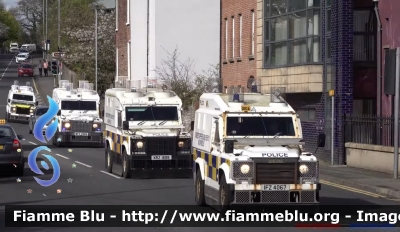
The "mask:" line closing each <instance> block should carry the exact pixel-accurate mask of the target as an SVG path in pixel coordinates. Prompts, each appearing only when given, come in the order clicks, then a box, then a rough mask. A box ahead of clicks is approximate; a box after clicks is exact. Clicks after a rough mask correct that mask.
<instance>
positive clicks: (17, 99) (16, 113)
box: [6, 81, 39, 122]
mask: <svg viewBox="0 0 400 232" xmlns="http://www.w3.org/2000/svg"><path fill="white" fill-rule="evenodd" d="M38 104H39V103H38V102H37V101H36V97H35V94H34V92H33V88H32V86H31V85H30V82H27V83H26V85H24V86H20V85H19V83H18V81H14V84H13V85H11V89H10V91H8V99H7V107H6V120H7V121H10V120H17V121H24V122H28V120H29V118H30V117H31V115H33V112H34V110H35V108H36V106H37V105H38Z"/></svg>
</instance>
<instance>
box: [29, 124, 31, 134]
mask: <svg viewBox="0 0 400 232" xmlns="http://www.w3.org/2000/svg"><path fill="white" fill-rule="evenodd" d="M29 134H30V135H31V134H32V129H31V124H30V123H29Z"/></svg>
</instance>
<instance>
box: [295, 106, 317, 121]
mask: <svg viewBox="0 0 400 232" xmlns="http://www.w3.org/2000/svg"><path fill="white" fill-rule="evenodd" d="M296 113H297V114H298V115H299V117H300V120H301V121H302V122H310V121H314V120H315V109H299V110H297V111H296Z"/></svg>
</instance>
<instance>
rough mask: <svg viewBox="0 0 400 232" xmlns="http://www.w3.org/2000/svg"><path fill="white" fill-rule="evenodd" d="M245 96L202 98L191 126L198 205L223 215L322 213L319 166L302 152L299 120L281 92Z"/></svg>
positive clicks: (229, 92)
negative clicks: (303, 207) (272, 209)
mask: <svg viewBox="0 0 400 232" xmlns="http://www.w3.org/2000/svg"><path fill="white" fill-rule="evenodd" d="M275 90H276V89H275ZM278 90H281V91H282V89H280V88H278ZM243 92H244V89H242V87H236V88H235V87H232V89H226V90H225V93H223V94H222V93H204V94H203V95H202V96H201V98H200V104H199V105H200V106H199V109H198V110H197V111H196V114H195V121H194V122H192V125H191V126H192V130H193V131H194V134H193V144H192V146H193V151H192V152H193V159H194V162H195V167H194V169H193V171H194V177H195V178H194V182H195V199H196V202H197V204H198V205H204V204H207V205H217V206H218V207H219V208H218V209H219V210H220V211H222V212H223V211H226V210H227V209H228V208H229V207H230V205H236V204H240V205H244V204H251V205H253V206H254V205H262V204H291V203H293V204H311V205H314V207H312V208H318V203H319V190H320V184H319V180H318V173H319V170H318V161H317V159H316V157H315V156H314V155H312V154H311V153H309V152H304V150H303V147H302V145H303V144H304V143H303V135H302V130H301V123H300V119H299V117H298V115H297V114H296V112H295V111H294V110H293V108H292V107H291V106H290V105H288V104H287V103H286V101H285V100H284V99H283V98H282V97H281V96H280V93H279V91H272V94H261V93H243ZM323 139H324V138H323ZM322 143H325V141H320V144H322Z"/></svg>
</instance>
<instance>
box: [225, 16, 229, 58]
mask: <svg viewBox="0 0 400 232" xmlns="http://www.w3.org/2000/svg"><path fill="white" fill-rule="evenodd" d="M228 47H229V46H228V19H227V18H226V19H225V59H226V60H228Z"/></svg>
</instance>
